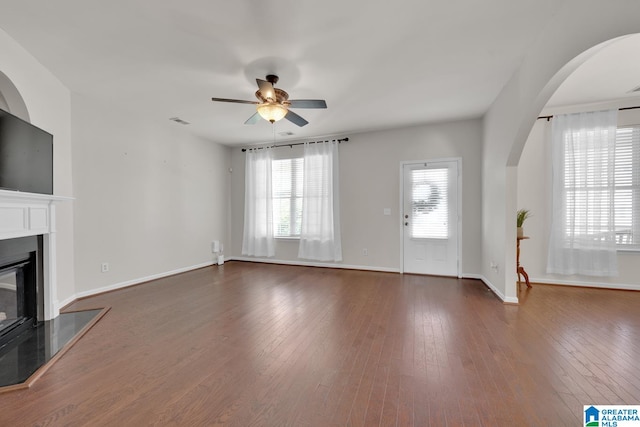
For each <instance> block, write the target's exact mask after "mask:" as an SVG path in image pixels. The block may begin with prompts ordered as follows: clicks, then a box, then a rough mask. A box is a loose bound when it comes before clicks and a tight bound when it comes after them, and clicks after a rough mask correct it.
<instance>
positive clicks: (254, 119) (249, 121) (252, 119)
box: [244, 112, 262, 125]
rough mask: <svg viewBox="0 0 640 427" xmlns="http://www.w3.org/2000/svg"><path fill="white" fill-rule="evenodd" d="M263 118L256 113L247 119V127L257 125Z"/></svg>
mask: <svg viewBox="0 0 640 427" xmlns="http://www.w3.org/2000/svg"><path fill="white" fill-rule="evenodd" d="M261 118H262V117H260V114H258V112H256V113H255V114H254V115H253V116H251V117H249V118H248V119H247V121H246V122H244V124H245V125H255V124H256V123H258V121H259V120H260V119H261Z"/></svg>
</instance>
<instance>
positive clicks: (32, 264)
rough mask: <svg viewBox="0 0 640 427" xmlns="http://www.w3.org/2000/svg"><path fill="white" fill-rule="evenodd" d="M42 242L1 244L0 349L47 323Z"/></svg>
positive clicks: (35, 238) (29, 240)
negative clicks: (21, 334) (25, 331)
mask: <svg viewBox="0 0 640 427" xmlns="http://www.w3.org/2000/svg"><path fill="white" fill-rule="evenodd" d="M42 242H43V238H42V236H41V235H40V236H28V237H20V238H14V239H6V240H0V348H1V347H2V346H3V345H4V344H6V343H7V342H9V341H11V339H13V338H14V337H16V336H17V335H18V334H20V333H21V332H22V331H24V330H25V329H26V328H30V327H34V326H36V325H37V324H38V322H42V321H43V320H44V318H43V317H44V316H43V315H44V300H43V293H44V292H43V291H44V276H43V257H42V253H43V248H42Z"/></svg>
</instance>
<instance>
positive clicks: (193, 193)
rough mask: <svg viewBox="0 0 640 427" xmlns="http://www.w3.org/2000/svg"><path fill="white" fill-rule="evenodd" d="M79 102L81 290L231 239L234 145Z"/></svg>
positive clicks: (205, 252)
mask: <svg viewBox="0 0 640 427" xmlns="http://www.w3.org/2000/svg"><path fill="white" fill-rule="evenodd" d="M71 106H72V117H73V128H72V130H73V134H72V136H73V173H74V195H75V197H76V202H75V209H76V211H75V220H76V222H75V226H76V242H75V247H76V291H77V293H78V294H79V295H84V294H88V293H91V292H95V291H96V290H103V289H108V288H111V287H114V286H118V285H121V284H127V283H130V282H132V281H137V280H140V279H142V278H148V277H154V276H157V275H162V274H165V273H167V272H171V271H176V270H181V269H185V268H189V267H192V266H197V265H201V264H206V263H211V262H212V261H213V255H212V253H211V241H212V240H214V239H216V240H221V241H223V242H226V241H227V240H228V237H227V212H228V211H227V205H228V200H229V194H228V179H229V172H228V169H229V165H230V159H231V157H230V149H229V148H227V147H224V146H222V145H219V144H216V143H213V142H209V141H206V140H203V139H200V138H197V137H194V136H192V135H191V134H189V133H188V132H187V131H186V129H185V128H184V127H183V125H180V124H177V123H173V122H170V121H169V120H167V121H166V123H165V122H160V123H159V122H150V121H148V120H146V119H144V118H142V117H140V116H139V115H132V114H130V113H128V112H126V111H123V110H121V109H118V108H117V107H114V106H113V105H101V104H98V103H97V102H95V101H93V100H91V99H87V98H86V97H83V96H80V95H76V94H74V95H73V96H72V103H71ZM103 262H108V263H109V265H110V271H109V272H107V273H102V272H101V268H100V267H101V263H103Z"/></svg>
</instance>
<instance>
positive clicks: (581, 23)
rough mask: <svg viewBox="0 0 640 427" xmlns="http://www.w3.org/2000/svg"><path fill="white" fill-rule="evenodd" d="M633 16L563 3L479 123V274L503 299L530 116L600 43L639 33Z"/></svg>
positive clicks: (512, 294) (620, 4) (509, 283)
mask: <svg viewBox="0 0 640 427" xmlns="http://www.w3.org/2000/svg"><path fill="white" fill-rule="evenodd" d="M639 13H640V4H639V3H638V2H636V1H631V0H625V1H615V2H602V1H599V0H568V1H566V2H565V3H564V4H563V5H562V7H561V8H560V9H559V10H558V12H557V13H556V14H555V16H554V18H553V20H552V21H551V22H550V23H549V24H548V25H547V27H546V28H545V29H544V32H542V33H541V35H540V37H539V38H538V39H537V40H536V41H535V43H534V44H533V45H532V46H531V48H530V49H529V51H528V52H526V54H525V57H524V60H523V63H522V65H521V66H520V68H519V69H518V70H516V72H515V73H514V74H513V76H512V77H511V79H510V80H509V82H508V83H507V85H505V87H504V89H503V90H502V92H501V93H500V95H499V96H498V97H497V98H496V100H495V101H494V103H493V105H492V106H491V108H490V109H489V111H488V112H487V114H486V115H485V117H484V136H483V171H482V193H483V199H482V212H483V216H482V217H483V224H482V249H481V251H482V255H483V257H484V259H483V261H482V274H483V276H484V277H485V278H486V280H487V281H488V282H489V283H491V284H492V286H493V287H494V288H496V289H497V290H498V293H502V294H503V296H504V299H505V300H506V301H509V302H517V293H516V273H515V241H516V227H515V213H516V210H517V203H516V200H517V197H516V195H517V185H516V183H515V182H514V181H516V180H517V172H516V171H515V170H514V169H515V167H516V166H517V165H518V161H519V159H520V154H521V152H522V149H523V147H524V144H525V141H526V139H527V136H528V134H529V132H530V130H531V128H532V126H533V124H534V123H535V118H536V117H537V116H538V113H539V112H540V111H541V110H542V108H543V107H544V105H545V104H546V103H547V101H548V100H549V98H550V97H551V95H552V94H553V93H554V92H555V90H556V89H557V88H558V87H559V86H560V84H561V83H562V81H563V80H564V79H565V78H566V76H568V75H569V74H570V73H571V72H573V70H575V69H576V68H577V67H578V66H579V65H580V64H581V63H582V62H584V61H585V60H586V59H587V58H588V57H590V56H591V55H592V54H593V53H594V52H595V51H596V50H597V49H598V45H599V44H600V43H603V42H607V41H609V40H611V39H614V38H616V37H619V36H622V35H625V34H633V33H636V32H640V22H638V20H637V16H638V14H639ZM594 46H596V47H595V48H593V49H592V47H594ZM492 260H495V261H496V262H497V263H498V264H499V267H500V268H499V269H498V271H494V270H492V269H491V268H490V262H491V261H492Z"/></svg>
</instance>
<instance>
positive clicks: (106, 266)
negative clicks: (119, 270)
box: [101, 262, 109, 273]
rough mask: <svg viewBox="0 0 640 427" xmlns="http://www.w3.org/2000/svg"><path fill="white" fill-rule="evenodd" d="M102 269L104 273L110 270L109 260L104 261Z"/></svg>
mask: <svg viewBox="0 0 640 427" xmlns="http://www.w3.org/2000/svg"><path fill="white" fill-rule="evenodd" d="M101 271H102V272H103V273H106V272H107V271H109V263H108V262H103V263H102V266H101Z"/></svg>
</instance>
